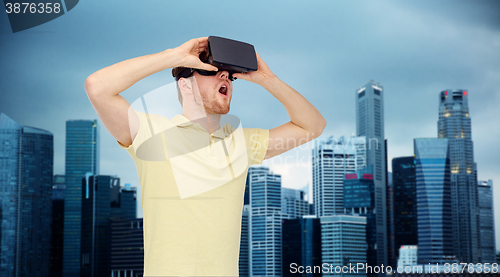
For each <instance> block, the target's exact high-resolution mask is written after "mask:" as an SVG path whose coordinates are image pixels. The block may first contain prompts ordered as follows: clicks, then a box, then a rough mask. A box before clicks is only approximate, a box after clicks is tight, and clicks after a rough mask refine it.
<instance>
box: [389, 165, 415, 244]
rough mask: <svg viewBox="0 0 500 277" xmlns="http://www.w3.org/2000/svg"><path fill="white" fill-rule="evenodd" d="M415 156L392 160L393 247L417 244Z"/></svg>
mask: <svg viewBox="0 0 500 277" xmlns="http://www.w3.org/2000/svg"><path fill="white" fill-rule="evenodd" d="M415 166H416V165H415V157H413V156H410V157H398V158H394V159H393V160H392V182H393V183H392V184H393V189H394V194H393V195H394V196H393V199H394V201H393V203H394V233H395V248H396V249H399V248H400V247H401V246H402V245H417V243H418V231H417V230H418V229H417V227H418V226H417V205H416V204H417V186H416V177H415Z"/></svg>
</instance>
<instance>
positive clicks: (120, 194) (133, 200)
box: [110, 176, 137, 219]
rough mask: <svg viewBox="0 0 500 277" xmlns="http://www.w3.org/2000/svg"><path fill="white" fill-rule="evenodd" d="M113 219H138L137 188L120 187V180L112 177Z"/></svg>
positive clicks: (126, 185)
mask: <svg viewBox="0 0 500 277" xmlns="http://www.w3.org/2000/svg"><path fill="white" fill-rule="evenodd" d="M110 196H111V219H134V218H137V188H136V187H132V186H131V185H130V184H125V186H120V178H118V177H116V176H111V195H110Z"/></svg>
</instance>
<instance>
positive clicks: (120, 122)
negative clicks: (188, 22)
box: [85, 37, 217, 146]
mask: <svg viewBox="0 0 500 277" xmlns="http://www.w3.org/2000/svg"><path fill="white" fill-rule="evenodd" d="M207 43H208V38H207V37H203V38H197V39H192V40H189V41H188V42H186V43H184V44H182V45H181V46H179V47H177V48H173V49H167V50H164V51H162V52H159V53H155V54H151V55H146V56H141V57H137V58H133V59H129V60H125V61H122V62H119V63H117V64H114V65H111V66H108V67H106V68H103V69H101V70H99V71H97V72H94V73H93V74H92V75H90V76H89V77H88V78H87V80H85V91H86V92H87V96H88V97H89V100H90V102H91V103H92V106H93V107H94V109H95V111H96V112H97V115H98V116H99V118H100V119H101V121H102V123H103V124H104V127H106V129H107V130H108V131H109V132H110V133H111V135H112V136H113V137H114V138H115V139H116V140H117V141H119V142H120V143H121V144H123V145H125V146H128V145H130V144H132V141H133V140H134V138H135V136H136V135H137V131H138V129H139V120H138V118H137V115H136V114H135V112H133V111H132V109H130V110H129V107H130V104H129V103H128V102H127V100H125V98H123V97H122V96H121V95H120V93H121V92H123V91H124V90H126V89H127V88H129V87H131V86H132V85H133V84H135V83H136V82H138V81H139V80H141V79H143V78H145V77H147V76H149V75H151V74H153V73H156V72H159V71H162V70H165V69H167V68H172V67H177V66H184V67H191V68H200V69H205V70H217V68H216V67H214V66H211V65H208V64H205V63H203V62H201V61H200V59H199V58H198V55H199V54H200V53H201V52H203V51H205V50H206V49H207Z"/></svg>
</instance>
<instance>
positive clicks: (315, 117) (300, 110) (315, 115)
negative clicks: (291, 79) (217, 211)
mask: <svg viewBox="0 0 500 277" xmlns="http://www.w3.org/2000/svg"><path fill="white" fill-rule="evenodd" d="M262 87H264V88H265V89H266V90H267V91H269V92H270V93H271V94H272V95H273V96H274V97H276V99H278V101H280V102H281V104H283V106H284V107H285V109H286V111H287V112H288V116H290V119H291V121H292V123H294V124H295V125H297V126H299V127H301V128H302V129H304V130H306V131H307V132H309V133H311V134H312V135H313V136H315V137H316V136H319V135H320V134H321V132H323V129H324V128H325V126H326V120H325V119H324V118H323V116H322V115H321V113H320V112H319V111H318V110H317V109H316V108H315V107H314V106H313V105H312V104H311V103H310V102H309V101H307V99H306V98H305V97H304V96H302V95H301V94H300V93H298V92H297V91H296V90H295V89H293V88H292V87H290V86H289V85H287V84H286V83H285V82H283V81H281V80H280V79H279V78H278V77H276V76H272V77H270V78H268V79H267V80H265V82H263V83H262Z"/></svg>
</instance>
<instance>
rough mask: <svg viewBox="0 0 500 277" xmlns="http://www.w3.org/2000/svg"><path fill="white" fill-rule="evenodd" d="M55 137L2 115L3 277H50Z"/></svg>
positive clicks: (0, 265) (0, 263)
mask: <svg viewBox="0 0 500 277" xmlns="http://www.w3.org/2000/svg"><path fill="white" fill-rule="evenodd" d="M53 149H54V141H53V135H52V133H50V132H48V131H46V130H42V129H38V128H34V127H28V126H22V125H20V124H18V123H17V122H15V121H14V120H12V119H11V118H9V117H8V116H7V115H5V114H3V113H1V114H0V156H1V159H0V225H1V226H0V227H1V228H0V247H1V251H2V252H1V255H0V276H6V277H9V276H48V274H49V271H50V255H48V253H49V252H50V239H51V224H52V223H51V222H52V172H53V157H54V154H53V153H54V150H53Z"/></svg>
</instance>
